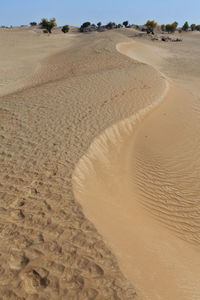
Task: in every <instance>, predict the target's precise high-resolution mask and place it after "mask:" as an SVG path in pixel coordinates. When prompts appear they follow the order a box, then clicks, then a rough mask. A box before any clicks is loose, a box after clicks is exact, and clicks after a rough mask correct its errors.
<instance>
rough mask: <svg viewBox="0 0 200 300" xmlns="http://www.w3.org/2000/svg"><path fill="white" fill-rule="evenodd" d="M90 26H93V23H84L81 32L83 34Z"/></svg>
mask: <svg viewBox="0 0 200 300" xmlns="http://www.w3.org/2000/svg"><path fill="white" fill-rule="evenodd" d="M89 26H91V23H90V22H85V23H83V24H82V25H81V27H80V31H81V32H84V30H85V28H87V27H89Z"/></svg>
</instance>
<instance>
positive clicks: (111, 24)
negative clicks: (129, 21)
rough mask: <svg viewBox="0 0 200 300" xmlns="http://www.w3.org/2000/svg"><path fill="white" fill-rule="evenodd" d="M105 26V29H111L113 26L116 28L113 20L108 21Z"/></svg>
mask: <svg viewBox="0 0 200 300" xmlns="http://www.w3.org/2000/svg"><path fill="white" fill-rule="evenodd" d="M106 28H107V29H113V28H116V24H115V23H114V22H109V23H108V24H107V25H106Z"/></svg>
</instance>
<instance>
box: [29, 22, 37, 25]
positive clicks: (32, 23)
mask: <svg viewBox="0 0 200 300" xmlns="http://www.w3.org/2000/svg"><path fill="white" fill-rule="evenodd" d="M29 25H30V26H37V22H30V23H29Z"/></svg>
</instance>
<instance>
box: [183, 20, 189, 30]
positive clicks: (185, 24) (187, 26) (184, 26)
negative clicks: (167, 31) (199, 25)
mask: <svg viewBox="0 0 200 300" xmlns="http://www.w3.org/2000/svg"><path fill="white" fill-rule="evenodd" d="M188 29H189V24H188V22H187V21H186V22H185V23H184V24H183V27H182V30H183V31H188Z"/></svg>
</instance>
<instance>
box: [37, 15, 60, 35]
mask: <svg viewBox="0 0 200 300" xmlns="http://www.w3.org/2000/svg"><path fill="white" fill-rule="evenodd" d="M56 25H57V24H56V19H55V18H52V19H50V20H48V19H45V18H43V19H42V20H41V23H40V26H41V28H42V29H45V30H47V31H48V33H51V31H52V29H53V28H54V27H55V26H56Z"/></svg>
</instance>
